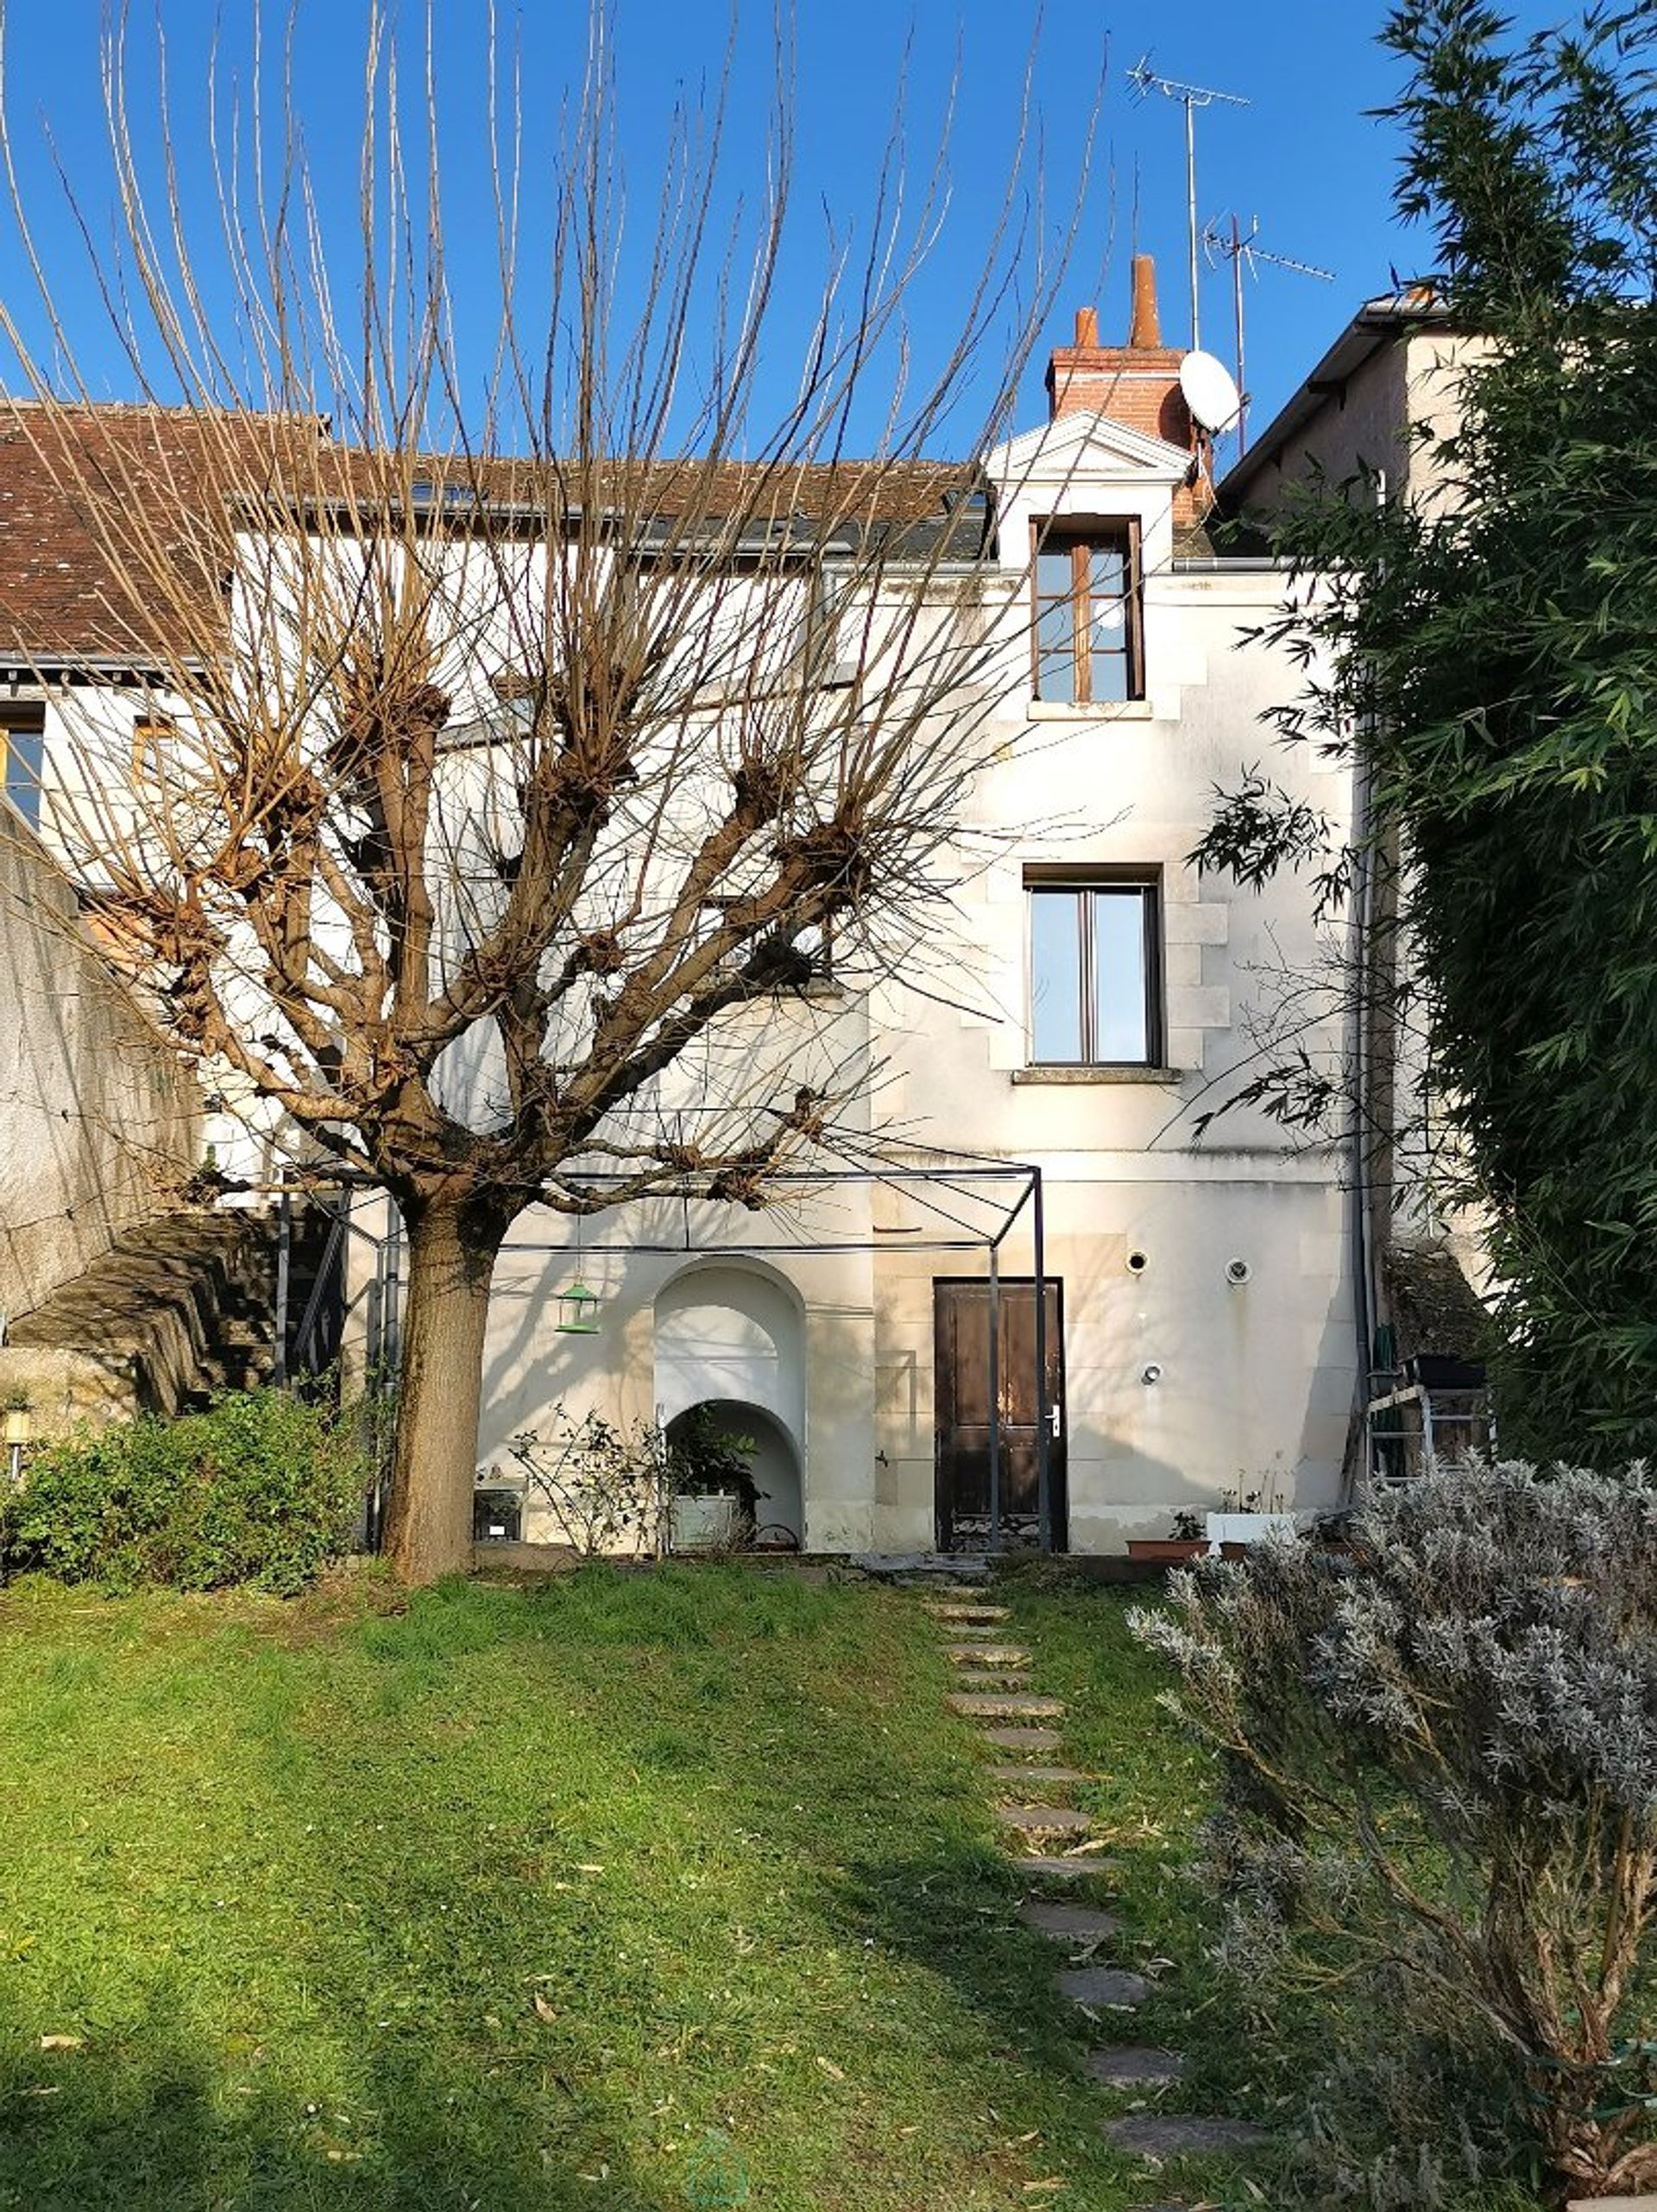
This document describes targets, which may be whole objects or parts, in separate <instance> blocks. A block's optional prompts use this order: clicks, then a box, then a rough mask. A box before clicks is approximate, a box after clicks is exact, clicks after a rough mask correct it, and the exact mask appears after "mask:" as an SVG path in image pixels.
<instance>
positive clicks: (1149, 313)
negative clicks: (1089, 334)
mask: <svg viewBox="0 0 1657 2212" xmlns="http://www.w3.org/2000/svg"><path fill="white" fill-rule="evenodd" d="M1078 343H1080V340H1078ZM1094 343H1097V340H1095V341H1094ZM1128 343H1129V344H1130V346H1131V347H1132V348H1133V350H1134V351H1135V352H1136V353H1142V352H1148V351H1150V350H1152V349H1160V348H1161V345H1162V323H1161V321H1160V320H1159V319H1158V317H1157V313H1156V262H1154V261H1153V260H1152V259H1151V257H1150V255H1149V254H1136V255H1134V257H1133V318H1132V320H1131V322H1130V323H1129V325H1128Z"/></svg>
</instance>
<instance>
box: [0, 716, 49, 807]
mask: <svg viewBox="0 0 1657 2212" xmlns="http://www.w3.org/2000/svg"><path fill="white" fill-rule="evenodd" d="M14 737H35V738H38V739H39V740H41V765H40V767H39V769H38V770H35V771H27V772H26V773H27V776H28V784H27V787H26V788H27V790H28V792H29V793H30V795H31V797H32V804H25V801H24V797H22V791H23V790H24V788H25V786H24V785H22V783H21V782H19V781H14V779H13V776H12V759H13V755H14V751H15V747H13V744H12V740H13V738H14ZM16 757H17V758H18V759H19V761H20V763H21V760H22V755H21V753H18V754H17V756H16ZM0 799H3V801H4V803H5V804H7V805H8V806H9V807H10V808H11V810H12V811H13V812H14V813H15V814H17V815H19V816H21V817H22V820H23V821H24V822H27V823H28V826H29V828H30V829H39V828H40V826H41V814H42V813H43V811H44V810H45V802H46V702H45V701H44V700H43V699H15V700H7V701H5V702H4V703H0Z"/></svg>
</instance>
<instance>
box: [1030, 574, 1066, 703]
mask: <svg viewBox="0 0 1657 2212" xmlns="http://www.w3.org/2000/svg"><path fill="white" fill-rule="evenodd" d="M1075 638H1076V614H1075V606H1074V602H1072V601H1071V600H1068V599H1052V600H1049V601H1047V602H1045V603H1044V604H1043V607H1042V608H1041V611H1040V613H1039V614H1037V616H1036V697H1037V698H1038V699H1062V700H1073V699H1074V697H1075V696H1076V652H1075Z"/></svg>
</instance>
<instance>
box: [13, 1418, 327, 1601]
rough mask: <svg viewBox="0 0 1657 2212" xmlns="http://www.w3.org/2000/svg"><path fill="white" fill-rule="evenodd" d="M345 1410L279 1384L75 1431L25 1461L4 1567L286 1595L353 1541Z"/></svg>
mask: <svg viewBox="0 0 1657 2212" xmlns="http://www.w3.org/2000/svg"><path fill="white" fill-rule="evenodd" d="M359 1428H360V1424H359V1422H358V1421H357V1418H356V1413H355V1411H354V1410H351V1409H346V1410H343V1411H342V1410H341V1409H339V1408H333V1407H329V1406H320V1405H307V1404H306V1403H305V1402H304V1401H302V1400H301V1399H299V1398H296V1397H290V1396H288V1394H287V1392H286V1391H285V1390H248V1391H233V1392H227V1393H226V1394H225V1395H224V1396H223V1397H220V1398H217V1399H215V1400H214V1402H213V1403H212V1404H211V1406H210V1407H209V1408H208V1409H207V1410H206V1412H205V1413H198V1414H186V1415H182V1416H180V1418H179V1419H177V1420H173V1421H167V1420H162V1419H161V1418H159V1417H158V1416H156V1415H150V1414H146V1415H141V1416H140V1417H139V1419H137V1420H136V1421H123V1422H120V1423H117V1424H116V1425H115V1426H113V1427H107V1428H101V1429H90V1428H85V1429H82V1430H80V1431H79V1432H78V1433H77V1434H75V1435H73V1436H72V1437H69V1438H68V1439H66V1440H65V1441H64V1442H62V1443H60V1444H54V1445H51V1446H47V1448H46V1449H45V1450H43V1451H41V1453H38V1454H37V1455H36V1456H35V1459H33V1460H32V1461H31V1463H30V1465H29V1469H28V1477H27V1479H26V1481H25V1483H24V1484H23V1487H22V1490H20V1491H19V1492H18V1494H17V1495H16V1497H13V1498H12V1499H11V1500H9V1503H8V1505H7V1508H6V1512H5V1519H4V1524H3V1541H4V1552H5V1558H6V1563H7V1565H8V1566H9V1568H10V1569H11V1570H12V1571H13V1572H25V1571H33V1572H39V1573H43V1574H50V1575H55V1576H56V1577H57V1578H58V1579H60V1581H64V1582H92V1583H97V1584H98V1585H100V1586H101V1587H102V1588H104V1589H105V1590H110V1591H128V1590H133V1589H135V1588H137V1587H138V1586H139V1585H141V1584H144V1583H163V1584H167V1585H170V1586H171V1587H172V1588H173V1589H175V1590H222V1589H226V1588H229V1587H230V1586H231V1585H236V1584H249V1585H252V1586H253V1587H254V1588H255V1589H259V1590H268V1591H274V1592H276V1593H277V1594H278V1595H280V1596H284V1597H286V1596H291V1595H292V1594H293V1592H295V1591H299V1590H302V1589H303V1588H304V1587H305V1586H306V1584H307V1583H309V1582H311V1581H312V1580H313V1579H315V1577H316V1575H317V1574H318V1572H319V1571H320V1570H321V1569H322V1568H323V1567H324V1566H326V1565H327V1564H328V1563H329V1561H330V1560H335V1559H337V1558H338V1557H339V1556H340V1554H341V1553H343V1552H344V1551H345V1550H346V1549H347V1547H349V1545H350V1539H351V1534H352V1530H353V1528H355V1526H356V1519H357V1516H358V1513H359V1512H360V1510H361V1509H362V1499H363V1495H364V1492H365V1490H366V1489H367V1485H368V1478H369V1471H368V1465H367V1461H366V1459H365V1457H364V1454H363V1452H362V1446H361V1444H360V1441H359Z"/></svg>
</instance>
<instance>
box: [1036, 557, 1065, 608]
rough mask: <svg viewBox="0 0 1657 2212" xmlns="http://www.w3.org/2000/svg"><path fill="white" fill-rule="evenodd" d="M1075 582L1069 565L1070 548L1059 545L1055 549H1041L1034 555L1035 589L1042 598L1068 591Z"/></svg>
mask: <svg viewBox="0 0 1657 2212" xmlns="http://www.w3.org/2000/svg"><path fill="white" fill-rule="evenodd" d="M1074 583H1075V572H1074V570H1073V569H1072V568H1071V565H1070V548H1069V547H1068V545H1064V546H1061V547H1059V548H1058V549H1057V550H1055V551H1049V550H1047V549H1045V548H1044V549H1043V551H1041V552H1039V553H1037V554H1036V590H1037V592H1038V593H1039V594H1040V595H1041V596H1042V597H1043V598H1044V599H1045V598H1049V597H1050V596H1053V595H1054V594H1055V593H1058V592H1068V591H1069V590H1071V589H1073V588H1074Z"/></svg>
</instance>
